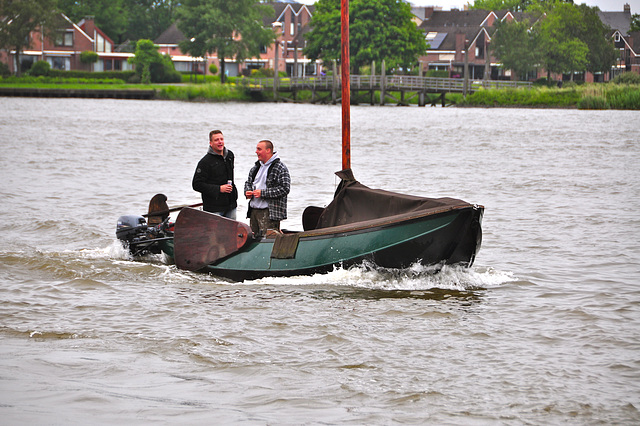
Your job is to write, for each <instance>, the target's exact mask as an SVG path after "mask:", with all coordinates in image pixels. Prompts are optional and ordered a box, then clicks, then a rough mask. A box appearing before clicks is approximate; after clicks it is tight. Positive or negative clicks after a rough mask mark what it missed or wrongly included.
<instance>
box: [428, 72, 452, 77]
mask: <svg viewBox="0 0 640 426" xmlns="http://www.w3.org/2000/svg"><path fill="white" fill-rule="evenodd" d="M426 77H437V78H449V71H444V70H442V71H437V70H429V71H427V75H426Z"/></svg>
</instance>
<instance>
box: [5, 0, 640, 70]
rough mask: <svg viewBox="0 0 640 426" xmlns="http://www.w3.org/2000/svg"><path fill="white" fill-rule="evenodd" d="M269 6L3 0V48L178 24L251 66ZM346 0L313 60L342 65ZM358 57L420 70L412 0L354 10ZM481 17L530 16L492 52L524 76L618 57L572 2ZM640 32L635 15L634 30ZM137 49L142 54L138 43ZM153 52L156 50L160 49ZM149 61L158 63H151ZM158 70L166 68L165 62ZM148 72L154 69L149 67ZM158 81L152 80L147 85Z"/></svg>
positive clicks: (321, 21) (194, 47) (526, 1)
mask: <svg viewBox="0 0 640 426" xmlns="http://www.w3.org/2000/svg"><path fill="white" fill-rule="evenodd" d="M265 3H267V2H265V1H264V0H233V1H230V0H110V1H104V0H0V48H11V49H15V51H16V52H17V54H18V55H19V54H20V52H21V51H22V50H24V49H25V48H27V47H28V44H27V43H28V35H29V33H30V32H31V31H33V30H34V29H36V28H41V29H42V31H43V32H44V33H45V34H55V29H56V28H60V25H61V22H60V20H59V16H58V15H59V12H62V13H64V14H65V15H66V16H68V17H69V19H71V21H73V22H79V21H80V20H81V19H83V18H86V17H92V18H93V19H94V20H95V23H96V25H97V26H98V27H99V28H100V29H102V30H103V31H104V32H105V33H106V34H107V35H108V36H109V37H110V38H112V39H113V40H114V42H115V43H116V44H122V43H125V42H127V41H130V42H136V41H140V40H145V43H144V46H140V47H144V51H145V52H147V51H148V50H149V49H150V48H152V47H150V46H149V43H148V42H149V41H150V40H154V39H156V38H157V37H158V36H159V35H160V34H161V33H162V32H163V31H164V30H166V29H167V28H169V27H170V26H171V24H173V23H177V25H178V28H179V29H180V30H181V31H182V33H183V34H184V35H185V40H184V41H183V42H182V43H181V44H180V48H181V49H182V51H183V52H185V53H188V54H190V55H191V56H194V57H203V56H205V55H212V54H217V56H218V58H221V59H222V61H221V73H220V74H221V77H222V78H224V71H225V70H224V58H225V57H235V58H237V59H238V60H241V61H242V60H244V59H247V58H251V57H257V56H258V55H259V54H260V49H261V48H263V47H264V46H267V45H270V44H271V43H273V42H274V41H275V34H274V32H273V30H272V29H271V28H268V27H267V28H265V27H264V25H263V18H266V17H272V18H275V17H274V16H273V15H274V10H273V8H272V7H269V6H268V5H266V4H265ZM340 3H341V2H340V0H318V1H317V2H316V3H315V12H314V14H313V16H312V20H311V30H310V31H309V32H307V33H306V35H305V37H306V40H307V45H306V47H305V49H304V53H305V55H307V57H309V58H310V59H312V60H315V59H320V60H323V61H325V62H329V61H332V60H339V59H340ZM350 3H351V4H350V21H351V22H350V51H351V65H352V71H353V72H354V73H358V72H359V71H360V69H361V68H362V67H365V66H368V65H370V64H371V63H372V62H375V63H376V64H377V65H378V66H380V64H381V62H382V61H383V60H384V61H385V62H386V66H387V68H397V69H402V70H404V71H407V70H410V69H415V66H416V65H417V62H418V58H419V57H420V56H422V55H424V53H425V51H426V49H427V48H428V45H427V44H426V41H425V37H424V34H423V33H422V31H421V30H420V29H418V28H417V26H416V25H415V23H414V22H413V21H412V18H413V15H412V13H411V7H410V5H409V3H408V2H407V1H404V0H399V1H398V0H351V2H350ZM472 7H473V8H476V9H485V10H504V9H509V10H513V11H525V12H526V16H527V18H526V19H524V20H522V21H519V22H506V21H505V22H498V23H497V24H496V31H495V33H494V35H493V38H492V40H491V44H490V49H491V51H492V53H493V55H494V56H496V57H497V58H498V60H499V61H500V62H502V64H503V67H504V68H506V69H512V70H514V71H515V72H516V73H517V74H519V75H524V74H526V73H527V72H529V71H532V70H533V69H535V68H536V67H543V68H545V69H546V70H547V71H548V72H549V73H552V72H553V73H562V72H570V71H591V72H598V71H605V70H608V69H610V67H611V66H612V65H613V64H614V63H615V60H616V58H617V52H616V51H615V49H614V47H613V43H612V41H611V39H610V38H609V37H608V31H609V29H608V28H606V27H605V26H604V25H603V24H602V22H601V21H600V19H599V18H598V16H597V13H596V10H597V9H596V8H591V7H588V6H586V5H584V4H583V5H580V6H575V5H574V4H572V3H571V2H570V0H569V2H564V1H561V0H476V1H475V2H474V4H473V6H472ZM635 27H638V28H639V29H640V19H639V17H638V15H634V18H633V22H632V29H633V28H635ZM132 46H136V44H135V43H132ZM151 46H152V43H151ZM146 56H147V57H152V56H154V55H151V54H148V55H146ZM156 60H157V58H156ZM139 64H140V65H141V66H142V67H143V68H144V65H142V63H139ZM146 75H148V73H145V76H146Z"/></svg>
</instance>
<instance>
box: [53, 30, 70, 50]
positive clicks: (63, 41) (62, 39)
mask: <svg viewBox="0 0 640 426" xmlns="http://www.w3.org/2000/svg"><path fill="white" fill-rule="evenodd" d="M55 45H56V46H66V47H72V46H73V31H64V32H59V33H58V34H57V36H56V39H55Z"/></svg>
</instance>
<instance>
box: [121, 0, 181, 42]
mask: <svg viewBox="0 0 640 426" xmlns="http://www.w3.org/2000/svg"><path fill="white" fill-rule="evenodd" d="M124 5H125V7H126V9H127V10H128V20H127V29H126V31H125V33H124V36H123V38H125V39H130V40H139V39H142V38H145V39H150V40H155V39H156V38H157V37H158V36H159V35H160V34H162V32H163V31H164V30H166V29H167V28H169V27H170V26H171V24H173V23H174V21H175V14H176V10H177V8H178V5H179V1H178V0H124Z"/></svg>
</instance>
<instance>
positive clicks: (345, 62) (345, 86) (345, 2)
mask: <svg viewBox="0 0 640 426" xmlns="http://www.w3.org/2000/svg"><path fill="white" fill-rule="evenodd" d="M340 17H341V24H342V25H341V35H342V37H341V45H342V51H341V54H342V58H341V59H342V62H341V64H340V65H341V70H342V170H346V169H350V168H351V111H350V107H351V79H350V78H349V59H350V58H349V0H342V8H341V14H340Z"/></svg>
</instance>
